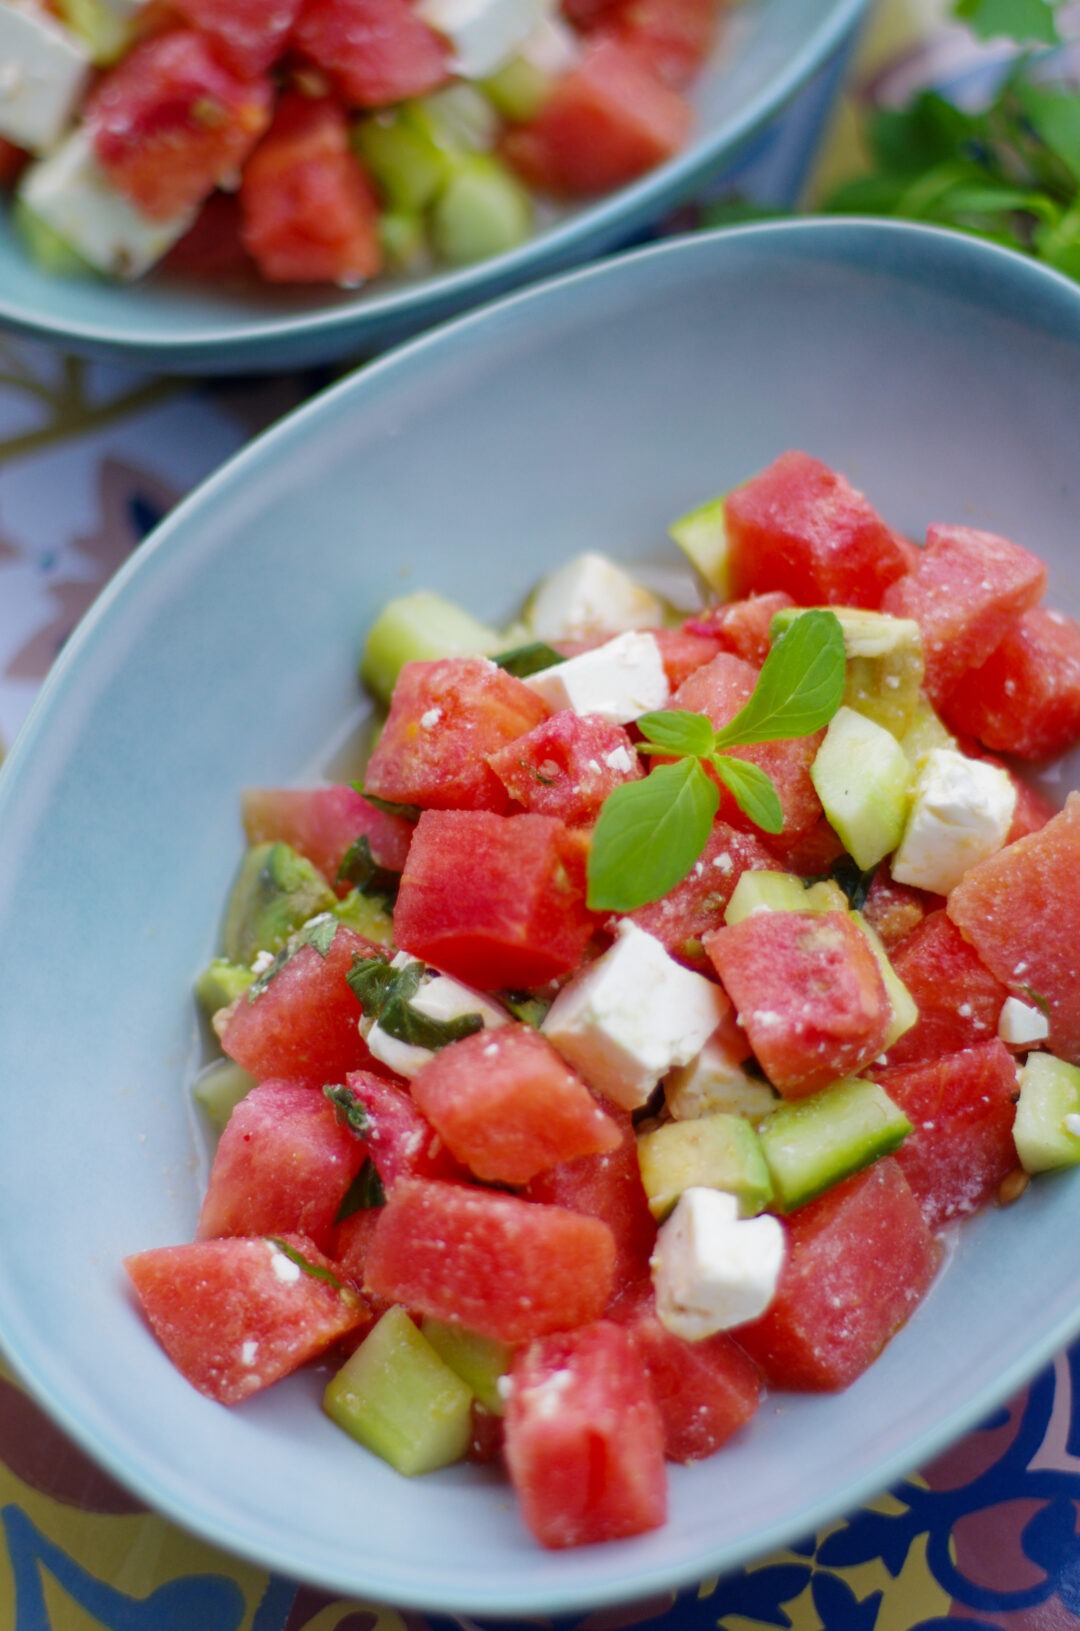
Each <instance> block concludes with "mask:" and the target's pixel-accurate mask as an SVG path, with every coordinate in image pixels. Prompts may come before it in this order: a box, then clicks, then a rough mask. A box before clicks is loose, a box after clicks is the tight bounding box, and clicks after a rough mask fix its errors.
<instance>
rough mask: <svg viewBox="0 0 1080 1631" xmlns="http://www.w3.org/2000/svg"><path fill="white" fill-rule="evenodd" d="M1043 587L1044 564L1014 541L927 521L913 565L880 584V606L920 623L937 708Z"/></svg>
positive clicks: (929, 683)
mask: <svg viewBox="0 0 1080 1631" xmlns="http://www.w3.org/2000/svg"><path fill="white" fill-rule="evenodd" d="M1045 587H1046V567H1045V566H1044V565H1043V563H1042V561H1040V560H1039V559H1038V557H1037V556H1035V555H1032V554H1031V553H1030V551H1029V550H1026V549H1024V548H1023V547H1022V546H1021V545H1020V544H1014V543H1012V542H1010V540H1009V539H1008V538H1000V537H998V535H997V534H996V533H992V532H980V531H979V530H978V529H977V528H975V527H952V526H932V527H929V528H927V533H926V545H925V548H924V549H923V551H922V553H921V555H920V556H919V560H918V563H917V565H916V566H915V569H914V571H912V572H909V573H907V574H906V575H905V576H904V577H902V578H900V579H899V581H898V582H896V583H894V584H893V585H892V586H891V587H890V588H889V589H887V590H886V593H885V596H884V599H883V601H882V610H883V611H886V612H889V613H891V614H892V615H893V616H894V617H912V618H914V619H915V621H916V623H918V625H919V629H920V631H921V633H922V642H923V656H924V659H925V663H926V672H925V676H924V684H925V686H926V692H927V695H928V696H929V698H930V700H931V702H933V704H934V705H935V707H938V708H943V707H944V706H945V705H946V702H947V699H948V696H949V693H950V692H951V691H952V689H953V687H954V686H955V685H956V684H957V683H958V681H959V680H960V679H961V677H962V676H963V675H964V674H966V673H967V671H968V670H969V669H971V668H975V667H977V666H978V665H979V664H980V663H983V662H985V661H986V659H987V657H989V656H990V653H991V652H992V651H993V650H994V648H995V646H997V645H998V644H999V643H1000V642H1001V640H1002V639H1003V638H1004V636H1005V635H1006V633H1007V632H1008V630H1009V627H1010V625H1011V623H1012V622H1013V620H1014V619H1015V618H1016V617H1017V616H1018V614H1019V613H1020V612H1023V611H1026V610H1027V608H1028V607H1029V606H1033V605H1034V604H1035V602H1036V601H1037V600H1038V599H1039V597H1040V595H1041V594H1042V592H1043V590H1044V588H1045Z"/></svg>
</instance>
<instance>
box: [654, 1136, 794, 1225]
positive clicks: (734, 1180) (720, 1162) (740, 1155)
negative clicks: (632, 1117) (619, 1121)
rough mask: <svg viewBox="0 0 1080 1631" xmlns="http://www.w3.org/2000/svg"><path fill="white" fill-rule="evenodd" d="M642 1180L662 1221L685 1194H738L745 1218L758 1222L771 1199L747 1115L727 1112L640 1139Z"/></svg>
mask: <svg viewBox="0 0 1080 1631" xmlns="http://www.w3.org/2000/svg"><path fill="white" fill-rule="evenodd" d="M637 1156H638V1165H639V1167H640V1169H641V1181H642V1184H643V1185H644V1188H645V1193H646V1195H647V1196H648V1199H649V1210H650V1212H651V1213H652V1215H653V1217H654V1218H655V1219H656V1220H657V1222H658V1223H659V1222H662V1221H663V1219H664V1218H666V1217H667V1216H668V1214H669V1213H670V1212H671V1211H673V1210H674V1207H675V1205H676V1203H677V1201H678V1199H679V1196H680V1195H681V1194H682V1192H683V1190H684V1189H722V1190H725V1191H726V1192H727V1193H728V1194H729V1195H734V1196H735V1198H736V1200H737V1201H738V1203H739V1214H740V1216H741V1217H744V1218H750V1217H755V1216H756V1215H757V1213H759V1212H762V1211H764V1209H765V1207H766V1206H767V1205H768V1204H769V1201H770V1200H771V1199H772V1182H771V1179H770V1177H769V1169H768V1167H767V1166H766V1164H765V1157H764V1155H763V1154H762V1151H761V1144H760V1141H759V1139H758V1136H757V1134H756V1133H755V1131H754V1129H753V1127H752V1126H751V1125H750V1123H749V1122H748V1121H747V1120H746V1119H745V1118H744V1117H743V1116H733V1115H726V1114H723V1113H720V1114H717V1115H711V1116H702V1117H700V1118H699V1119H698V1120H697V1121H668V1122H665V1123H664V1124H663V1125H662V1126H660V1127H656V1128H654V1129H653V1131H652V1132H648V1133H641V1134H640V1135H639V1137H638V1140H637Z"/></svg>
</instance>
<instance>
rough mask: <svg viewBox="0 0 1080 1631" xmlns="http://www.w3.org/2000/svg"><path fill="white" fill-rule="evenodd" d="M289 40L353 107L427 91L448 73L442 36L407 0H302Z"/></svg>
mask: <svg viewBox="0 0 1080 1631" xmlns="http://www.w3.org/2000/svg"><path fill="white" fill-rule="evenodd" d="M292 44H293V46H294V48H295V49H296V51H297V52H298V53H299V54H300V56H302V57H304V58H306V60H307V61H308V62H309V63H311V64H312V65H313V66H314V67H316V68H320V69H321V70H322V72H323V73H324V74H325V75H326V76H327V78H328V79H329V80H330V82H331V84H333V85H334V87H335V88H336V90H337V91H338V93H339V94H340V95H341V96H342V97H343V99H344V100H345V101H346V102H347V103H349V105H350V106H352V107H357V108H379V107H387V106H389V105H390V103H392V102H401V101H403V100H404V99H405V98H406V97H412V96H426V95H427V93H428V92H429V91H433V90H437V89H438V87H439V86H440V85H443V84H445V82H446V81H447V80H448V79H449V77H450V62H449V57H450V52H449V49H448V47H447V45H446V43H445V41H444V40H442V39H441V38H440V36H439V35H438V34H436V33H435V31H434V30H433V29H431V28H429V27H428V25H427V24H426V23H425V22H424V21H423V20H422V19H421V17H420V16H419V14H418V12H417V11H416V8H415V7H413V6H412V5H410V4H409V0H304V5H303V7H302V10H301V14H300V16H299V18H298V20H297V22H296V25H295V27H294V28H293V31H292Z"/></svg>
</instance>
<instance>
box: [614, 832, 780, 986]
mask: <svg viewBox="0 0 1080 1631" xmlns="http://www.w3.org/2000/svg"><path fill="white" fill-rule="evenodd" d="M775 867H776V860H775V858H774V856H773V854H772V852H771V851H770V850H768V849H766V847H765V845H764V844H763V843H762V842H761V840H760V839H759V838H757V837H756V836H755V834H753V833H749V832H740V831H739V829H738V828H737V827H733V826H731V825H730V824H729V823H728V822H726V821H720V820H716V821H714V822H713V825H712V830H711V831H710V833H709V837H708V840H707V842H706V844H705V848H704V849H703V850H702V852H701V854H700V856H699V857H698V859H697V861H696V862H695V863H694V865H693V867H692V868H691V870H690V872H689V873H688V874H687V876H686V877H685V878H684V879H683V880H682V882H681V883H677V884H676V885H675V887H674V888H673V889H669V890H668V892H667V894H666V895H663V896H661V898H660V899H659V900H657V901H652V902H650V903H649V905H648V906H639V907H638V908H637V909H636V911H633V912H630V913H629V914H628V915H629V916H630V917H631V918H632V919H633V921H634V922H635V923H636V924H637V925H638V927H639V928H640V929H644V930H645V932H646V933H647V934H651V935H654V936H655V938H656V939H657V940H659V941H660V943H661V945H662V946H663V947H664V948H665V950H666V951H667V952H668V953H669V954H670V955H671V956H672V957H674V958H675V959H676V960H677V961H678V962H680V963H684V964H685V965H686V967H687V968H694V969H697V970H698V971H699V972H700V973H702V974H706V973H709V972H710V971H711V969H712V964H711V963H710V962H709V959H708V957H707V956H706V954H705V949H704V947H703V945H702V941H703V940H704V937H705V936H706V935H707V934H709V933H711V931H712V930H713V929H719V928H722V927H723V923H724V908H725V907H726V906H727V903H728V901H729V900H730V899H731V896H732V893H733V891H734V888H735V885H736V884H737V883H738V881H739V879H740V878H741V877H742V875H743V873H744V872H768V871H771V870H775Z"/></svg>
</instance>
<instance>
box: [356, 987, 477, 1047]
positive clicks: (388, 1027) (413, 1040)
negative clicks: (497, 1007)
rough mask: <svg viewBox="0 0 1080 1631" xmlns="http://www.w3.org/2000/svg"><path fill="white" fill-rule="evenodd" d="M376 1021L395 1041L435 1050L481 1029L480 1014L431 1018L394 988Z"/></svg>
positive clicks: (472, 1034)
mask: <svg viewBox="0 0 1080 1631" xmlns="http://www.w3.org/2000/svg"><path fill="white" fill-rule="evenodd" d="M379 1024H380V1026H381V1027H382V1029H383V1030H384V1031H385V1032H386V1034H387V1036H392V1037H395V1038H396V1040H397V1041H398V1042H408V1043H410V1044H411V1046H412V1047H414V1048H428V1049H429V1050H430V1051H431V1052H432V1053H437V1052H438V1050H439V1049H440V1048H445V1047H446V1046H447V1044H448V1043H450V1042H460V1041H461V1040H462V1039H463V1038H464V1037H466V1036H474V1035H475V1034H476V1032H477V1031H482V1030H483V1029H484V1016H483V1015H482V1014H459V1015H458V1016H457V1018H456V1019H432V1017H431V1015H430V1014H422V1013H421V1012H420V1010H419V1008H414V1007H413V1006H412V1004H411V1003H410V1002H409V1001H408V1000H407V999H406V998H404V997H402V996H400V995H399V994H398V993H397V992H396V991H395V993H394V994H393V996H392V997H391V998H390V1000H389V1001H388V1002H387V1004H386V1006H385V1007H384V1008H383V1011H382V1013H381V1014H380V1015H379Z"/></svg>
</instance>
